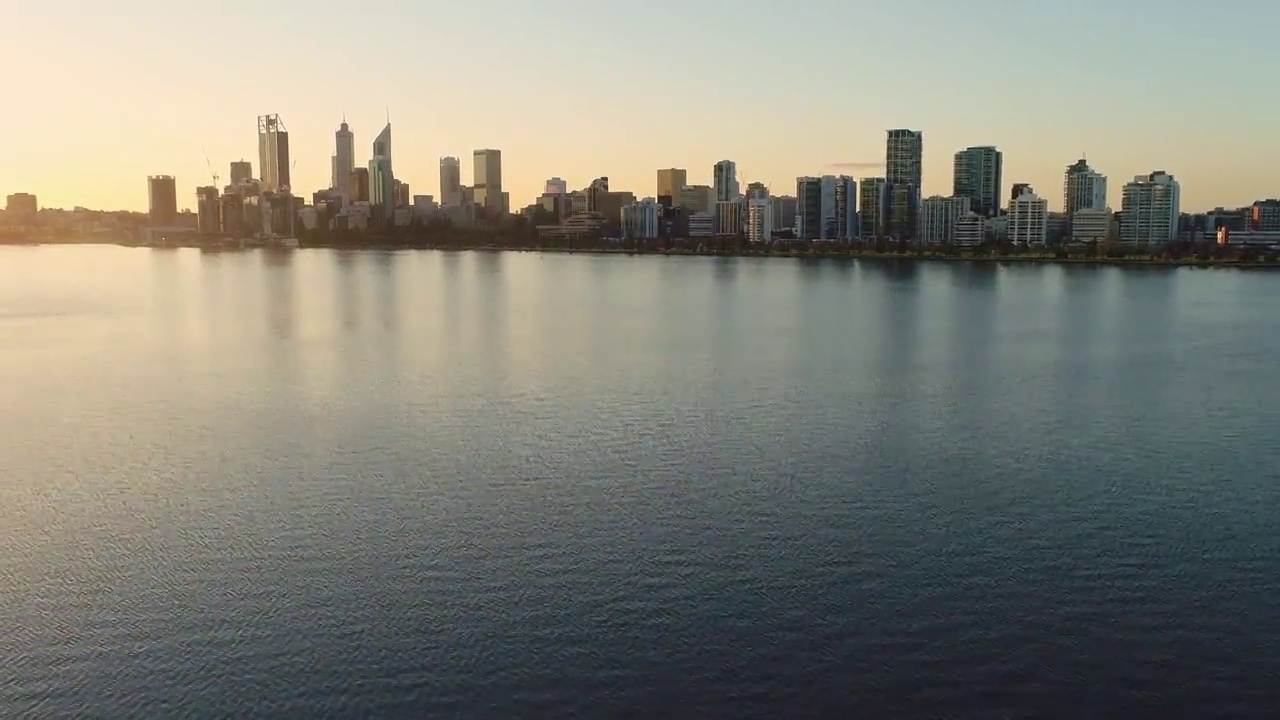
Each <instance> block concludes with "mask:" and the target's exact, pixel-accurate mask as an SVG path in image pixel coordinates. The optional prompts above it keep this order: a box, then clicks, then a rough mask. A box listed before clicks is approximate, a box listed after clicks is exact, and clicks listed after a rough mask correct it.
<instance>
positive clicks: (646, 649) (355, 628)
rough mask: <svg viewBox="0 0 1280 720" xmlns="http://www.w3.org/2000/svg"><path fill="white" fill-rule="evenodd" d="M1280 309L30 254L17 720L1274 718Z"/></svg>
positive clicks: (956, 276)
mask: <svg viewBox="0 0 1280 720" xmlns="http://www.w3.org/2000/svg"><path fill="white" fill-rule="evenodd" d="M1277 308H1280V276H1276V275H1271V274H1263V273H1249V272H1237V271H1225V270H1216V271H1204V270H1168V269H1126V270H1121V269H1114V268H1086V267H1057V266H1030V265H1027V266H1011V267H995V266H980V265H969V264H944V263H939V264H921V265H914V264H904V263H840V262H832V261H826V262H804V261H792V260H746V259H741V260H721V259H697V258H683V259H676V258H669V259H663V258H629V257H584V256H555V255H541V256H540V255H524V254H478V253H461V254H448V253H434V252H413V253H395V254H392V253H372V252H370V253H342V252H327V251H299V252H294V253H286V254H271V253H259V252H248V253H210V254H201V253H199V252H196V251H186V250H183V251H150V250H140V249H122V248H97V247H81V248H11V249H0V716H3V717H51V718H52V717H68V716H87V717H151V718H161V717H262V718H293V717H297V718H315V717H432V718H436V717H522V718H542V717H548V718H550V717H557V718H559V717H574V716H578V717H616V718H625V717H636V718H641V717H643V718H652V717H743V718H745V717H788V718H803V717H1138V716H1142V717H1182V716H1186V717H1200V718H1207V717H1234V718H1242V717H1274V713H1275V712H1276V708H1278V707H1280V490H1278V489H1277V488H1278V485H1277V483H1278V482H1280V439H1278V433H1280V364H1278V362H1277V361H1278V360H1280V313H1278V312H1277Z"/></svg>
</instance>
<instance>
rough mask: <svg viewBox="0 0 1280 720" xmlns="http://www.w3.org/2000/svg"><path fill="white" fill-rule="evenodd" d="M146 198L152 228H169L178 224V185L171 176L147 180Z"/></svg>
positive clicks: (158, 176) (155, 176)
mask: <svg viewBox="0 0 1280 720" xmlns="http://www.w3.org/2000/svg"><path fill="white" fill-rule="evenodd" d="M147 196H148V200H149V203H148V208H149V210H150V214H151V225H152V226H153V227H171V226H173V225H174V224H175V223H177V222H178V183H177V181H175V180H174V179H173V176H172V175H152V176H151V177H149V178H147Z"/></svg>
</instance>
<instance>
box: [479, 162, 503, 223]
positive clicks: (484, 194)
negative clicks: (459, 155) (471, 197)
mask: <svg viewBox="0 0 1280 720" xmlns="http://www.w3.org/2000/svg"><path fill="white" fill-rule="evenodd" d="M472 159H473V161H474V163H475V167H474V175H473V176H472V179H473V181H474V182H473V187H474V188H475V193H476V204H477V205H480V206H482V207H484V210H485V212H486V213H488V214H498V213H501V212H502V209H503V208H502V151H501V150H493V149H489V148H487V149H484V150H476V151H475V152H474V153H473V158H472Z"/></svg>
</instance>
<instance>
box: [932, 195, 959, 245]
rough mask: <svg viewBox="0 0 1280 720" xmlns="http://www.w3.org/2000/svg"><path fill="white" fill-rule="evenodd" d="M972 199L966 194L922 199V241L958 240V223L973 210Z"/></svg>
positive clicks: (940, 243)
mask: <svg viewBox="0 0 1280 720" xmlns="http://www.w3.org/2000/svg"><path fill="white" fill-rule="evenodd" d="M971 208H972V199H971V198H969V197H968V196H965V195H960V196H955V195H953V196H951V197H940V196H937V195H935V196H934V197H929V198H925V199H924V200H921V201H920V242H922V243H924V244H926V245H951V244H952V243H954V242H955V240H956V224H957V223H958V222H959V221H960V220H961V219H962V218H964V217H967V216H968V215H969V213H970V212H971Z"/></svg>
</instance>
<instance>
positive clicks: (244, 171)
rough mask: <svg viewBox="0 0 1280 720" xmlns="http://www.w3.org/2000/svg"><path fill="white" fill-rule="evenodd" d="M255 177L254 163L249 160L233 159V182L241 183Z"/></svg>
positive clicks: (235, 183)
mask: <svg viewBox="0 0 1280 720" xmlns="http://www.w3.org/2000/svg"><path fill="white" fill-rule="evenodd" d="M252 179H253V163H251V162H249V161H248V160H232V161H231V180H230V182H231V184H232V185H239V184H241V183H247V182H249V181H250V180H252Z"/></svg>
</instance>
